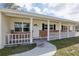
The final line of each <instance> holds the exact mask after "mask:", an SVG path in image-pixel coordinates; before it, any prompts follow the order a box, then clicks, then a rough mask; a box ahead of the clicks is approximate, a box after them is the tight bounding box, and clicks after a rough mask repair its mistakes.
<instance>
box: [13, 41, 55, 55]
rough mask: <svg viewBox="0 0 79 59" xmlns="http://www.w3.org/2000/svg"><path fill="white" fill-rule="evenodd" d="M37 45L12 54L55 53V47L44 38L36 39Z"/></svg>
mask: <svg viewBox="0 0 79 59" xmlns="http://www.w3.org/2000/svg"><path fill="white" fill-rule="evenodd" d="M34 42H36V43H37V47H36V48H34V49H32V50H30V51H26V52H23V53H19V54H14V55H12V56H52V55H54V54H55V53H56V47H55V46H54V45H52V44H50V43H48V42H47V41H45V40H36V41H34Z"/></svg>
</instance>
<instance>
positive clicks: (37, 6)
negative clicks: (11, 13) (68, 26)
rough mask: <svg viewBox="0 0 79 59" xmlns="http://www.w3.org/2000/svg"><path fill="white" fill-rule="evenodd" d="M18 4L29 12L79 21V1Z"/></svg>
mask: <svg viewBox="0 0 79 59" xmlns="http://www.w3.org/2000/svg"><path fill="white" fill-rule="evenodd" d="M16 5H19V6H21V7H23V8H24V9H25V10H26V11H29V12H35V13H39V14H44V15H49V16H55V17H59V18H64V19H70V20H75V21H79V4H78V3H25V4H24V3H16ZM1 6H2V5H1V4H0V7H1Z"/></svg>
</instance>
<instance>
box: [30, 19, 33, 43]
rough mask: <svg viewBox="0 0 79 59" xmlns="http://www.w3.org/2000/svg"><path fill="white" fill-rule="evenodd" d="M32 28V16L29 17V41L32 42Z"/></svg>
mask: <svg viewBox="0 0 79 59" xmlns="http://www.w3.org/2000/svg"><path fill="white" fill-rule="evenodd" d="M32 28H33V18H30V43H33V37H32V30H33V29H32Z"/></svg>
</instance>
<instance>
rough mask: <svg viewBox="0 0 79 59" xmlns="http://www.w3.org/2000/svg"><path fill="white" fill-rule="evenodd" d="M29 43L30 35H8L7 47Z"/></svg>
mask: <svg viewBox="0 0 79 59" xmlns="http://www.w3.org/2000/svg"><path fill="white" fill-rule="evenodd" d="M23 43H29V33H27V34H8V35H7V41H6V44H7V45H10V44H11V45H12V44H23Z"/></svg>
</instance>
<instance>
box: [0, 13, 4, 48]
mask: <svg viewBox="0 0 79 59" xmlns="http://www.w3.org/2000/svg"><path fill="white" fill-rule="evenodd" d="M3 30H4V29H3V19H2V14H1V13H0V49H2V48H4V38H3V37H4V35H3Z"/></svg>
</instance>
